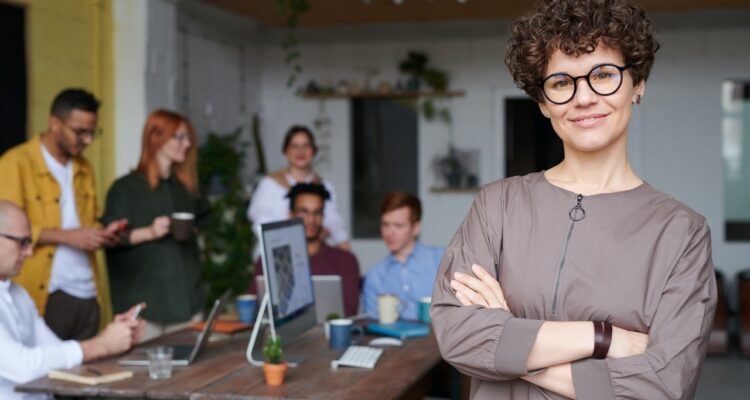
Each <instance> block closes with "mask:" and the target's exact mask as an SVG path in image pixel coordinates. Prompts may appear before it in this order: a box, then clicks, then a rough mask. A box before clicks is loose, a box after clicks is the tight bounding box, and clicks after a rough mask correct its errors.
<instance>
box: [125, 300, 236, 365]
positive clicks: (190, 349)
mask: <svg viewBox="0 0 750 400" xmlns="http://www.w3.org/2000/svg"><path fill="white" fill-rule="evenodd" d="M230 294H231V292H230V291H227V292H225V293H224V294H223V295H221V297H219V298H218V299H216V301H214V306H213V307H212V308H211V312H210V313H209V314H208V319H207V320H206V325H205V326H204V327H203V329H202V330H201V333H200V334H199V335H198V338H197V339H196V340H195V344H194V345H192V346H190V345H175V346H171V347H172V365H173V366H177V367H185V366H188V365H190V364H192V363H193V362H194V361H195V358H196V357H198V354H199V353H200V352H201V351H202V350H203V348H205V347H206V343H208V338H209V337H210V336H211V330H212V329H213V326H214V323H215V322H216V319H217V318H218V316H219V314H221V311H222V310H223V309H224V306H225V305H226V303H227V300H228V299H229V295H230ZM117 363H118V364H120V365H124V366H148V358H146V353H145V352H139V353H135V354H133V355H132V357H129V356H126V357H125V358H122V359H120V360H118V361H117Z"/></svg>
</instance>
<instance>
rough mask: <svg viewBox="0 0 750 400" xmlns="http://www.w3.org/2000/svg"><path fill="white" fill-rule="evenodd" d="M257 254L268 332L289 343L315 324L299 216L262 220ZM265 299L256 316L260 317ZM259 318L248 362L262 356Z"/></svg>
mask: <svg viewBox="0 0 750 400" xmlns="http://www.w3.org/2000/svg"><path fill="white" fill-rule="evenodd" d="M258 238H259V239H260V256H261V261H262V262H261V264H262V266H263V275H265V276H266V277H267V279H266V280H265V292H266V293H267V294H268V298H269V300H270V307H265V308H270V311H271V314H272V317H270V319H271V320H272V321H267V322H270V327H271V332H272V334H273V332H275V334H278V335H280V336H281V337H282V338H283V341H284V344H285V345H286V344H290V343H292V342H293V341H294V339H296V338H297V337H298V336H299V335H301V334H302V333H304V332H306V331H308V330H309V329H310V328H312V327H314V326H315V322H316V318H315V307H314V305H315V292H314V289H313V282H312V275H311V273H310V258H309V256H308V254H307V239H306V238H305V226H304V224H303V223H302V220H301V219H290V220H286V221H279V222H271V223H267V224H261V225H260V228H259V231H258ZM264 304H265V303H264V301H263V299H261V307H260V309H259V311H258V318H259V319H260V318H262V315H263V313H265V312H266V311H267V310H266V309H264ZM258 322H260V320H259V321H256V327H254V328H253V333H252V335H251V337H250V342H249V343H248V350H247V357H248V361H249V362H250V363H251V364H254V365H257V364H258V360H262V358H263V356H262V353H261V347H262V346H261V343H262V342H263V341H264V340H265V338H261V337H259V336H258V333H259V329H260V325H261V324H260V323H258ZM264 322H265V321H264ZM284 358H285V359H286V360H287V362H288V363H289V364H290V365H295V364H298V363H299V362H301V361H302V360H303V359H304V358H305V357H304V355H295V354H290V353H288V352H287V351H285V354H284Z"/></svg>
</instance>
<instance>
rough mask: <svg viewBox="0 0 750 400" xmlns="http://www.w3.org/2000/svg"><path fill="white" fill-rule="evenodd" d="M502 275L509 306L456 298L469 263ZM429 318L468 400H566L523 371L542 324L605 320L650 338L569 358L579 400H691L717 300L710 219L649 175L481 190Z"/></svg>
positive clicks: (514, 181)
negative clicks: (609, 352) (611, 189)
mask: <svg viewBox="0 0 750 400" xmlns="http://www.w3.org/2000/svg"><path fill="white" fill-rule="evenodd" d="M472 263H476V264H479V265H482V266H484V267H485V268H486V269H487V270H488V271H489V272H490V274H492V275H494V276H495V277H497V278H498V280H499V282H500V284H501V286H502V288H503V292H504V294H505V296H506V300H507V301H508V304H509V307H510V312H507V311H504V310H498V309H487V308H483V307H480V306H461V304H460V303H459V302H458V301H457V300H456V298H455V295H454V291H453V290H452V289H451V287H450V284H449V283H450V280H451V277H452V276H453V273H454V272H456V271H461V272H465V273H468V274H471V270H470V267H471V264H472ZM432 299H433V305H432V310H431V314H432V321H433V326H434V329H435V333H436V336H437V339H438V344H439V346H440V351H441V353H442V355H443V357H444V358H445V359H446V360H447V361H448V362H449V363H451V364H452V365H454V366H455V367H456V368H458V369H459V370H460V371H462V372H463V373H465V374H468V375H470V376H471V377H472V385H471V386H472V387H471V397H472V398H474V399H561V398H563V397H562V396H560V395H558V394H556V393H553V392H550V391H547V390H545V389H542V388H540V387H538V386H535V385H532V384H530V383H527V382H526V381H524V380H521V379H519V377H520V376H523V375H526V374H528V373H529V371H527V370H526V363H527V358H528V355H529V352H530V351H531V347H532V345H533V344H534V341H535V339H536V334H537V332H538V330H539V327H540V326H541V324H542V322H543V321H594V320H607V321H610V322H611V323H612V324H614V325H616V326H618V327H621V328H624V329H628V330H632V331H638V332H644V333H648V334H649V343H648V347H647V349H646V352H645V354H642V355H637V356H631V357H625V358H619V359H614V358H607V359H606V360H595V359H591V358H586V359H582V360H578V361H575V362H573V363H572V373H573V382H574V386H575V391H576V396H577V397H578V399H597V400H599V399H614V398H628V399H688V398H693V397H694V394H695V389H696V385H697V382H698V377H699V375H700V370H701V366H702V364H703V359H704V356H705V351H706V343H707V338H708V334H709V331H710V329H711V323H712V321H713V314H714V310H715V306H716V282H715V278H714V269H713V264H712V261H711V235H710V231H709V228H708V226H707V224H706V221H705V219H704V218H703V217H702V216H701V215H699V214H697V213H696V212H694V211H693V210H691V209H690V208H688V207H687V206H685V205H684V204H682V203H680V202H679V201H677V200H675V199H674V198H672V197H670V196H668V195H666V194H664V193H662V192H659V191H658V190H656V189H654V188H653V187H651V186H650V185H648V184H647V183H644V184H642V185H640V186H638V187H636V188H634V189H631V190H627V191H623V192H617V193H606V194H598V195H592V196H579V195H577V194H576V193H572V192H569V191H567V190H564V189H562V188H559V187H557V186H554V185H552V184H550V183H549V182H548V181H547V180H546V178H545V177H544V175H543V174H542V173H534V174H530V175H526V176H522V177H512V178H508V179H503V180H501V181H497V182H495V183H492V184H489V185H487V186H485V187H484V188H483V189H482V191H481V192H480V193H479V195H478V196H477V198H476V199H475V201H474V204H473V206H472V207H471V210H470V211H469V214H468V215H467V216H466V219H465V220H464V221H463V223H462V224H461V226H460V227H459V228H458V231H457V232H456V234H455V236H454V237H453V239H452V241H451V242H450V245H449V246H448V248H447V249H446V251H445V256H444V257H443V260H442V262H441V266H440V271H439V272H438V276H437V279H436V281H435V288H434V292H433V297H432Z"/></svg>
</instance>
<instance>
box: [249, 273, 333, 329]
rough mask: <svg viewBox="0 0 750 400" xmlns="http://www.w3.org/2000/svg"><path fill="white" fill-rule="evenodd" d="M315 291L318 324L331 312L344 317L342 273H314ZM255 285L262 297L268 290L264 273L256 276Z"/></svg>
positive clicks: (259, 296) (323, 321) (259, 295)
mask: <svg viewBox="0 0 750 400" xmlns="http://www.w3.org/2000/svg"><path fill="white" fill-rule="evenodd" d="M312 280H313V291H314V292H315V321H316V322H317V323H318V324H322V323H325V322H326V316H328V314H331V313H336V314H338V315H339V316H340V317H341V318H344V295H343V289H342V283H341V276H340V275H313V276H312ZM255 287H256V288H258V298H259V299H262V298H263V295H264V294H265V292H266V279H265V276H263V275H258V276H256V277H255Z"/></svg>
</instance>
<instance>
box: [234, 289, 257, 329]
mask: <svg viewBox="0 0 750 400" xmlns="http://www.w3.org/2000/svg"><path fill="white" fill-rule="evenodd" d="M235 307H236V308H237V317H238V319H239V320H240V322H243V323H246V324H251V323H253V322H255V309H256V308H257V307H258V299H257V298H256V297H255V295H254V294H243V295H239V296H237V301H236V302H235Z"/></svg>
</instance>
